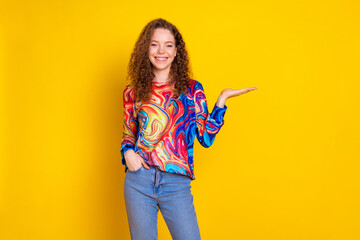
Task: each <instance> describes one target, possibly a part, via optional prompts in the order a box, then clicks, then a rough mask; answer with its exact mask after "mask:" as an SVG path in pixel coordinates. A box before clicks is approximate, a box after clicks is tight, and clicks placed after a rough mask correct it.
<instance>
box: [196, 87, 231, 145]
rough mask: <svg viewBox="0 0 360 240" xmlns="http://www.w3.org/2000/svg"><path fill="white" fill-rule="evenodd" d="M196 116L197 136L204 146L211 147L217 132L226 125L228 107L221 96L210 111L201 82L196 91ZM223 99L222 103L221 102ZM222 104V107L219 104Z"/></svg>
mask: <svg viewBox="0 0 360 240" xmlns="http://www.w3.org/2000/svg"><path fill="white" fill-rule="evenodd" d="M194 101H195V116H196V128H195V133H196V137H197V139H198V140H199V142H200V144H201V145H202V146H204V147H210V146H211V145H212V144H213V142H214V140H215V136H216V134H217V133H218V132H219V131H220V128H221V127H222V126H223V125H224V115H225V112H226V109H227V106H226V105H225V101H224V100H223V98H221V100H220V97H219V99H218V102H217V104H215V106H214V108H213V110H212V112H211V113H209V112H208V106H207V101H206V97H205V92H204V89H203V87H202V85H201V83H197V86H196V89H195V91H194ZM220 101H221V103H220ZM220 104H222V107H220V106H219V105H220Z"/></svg>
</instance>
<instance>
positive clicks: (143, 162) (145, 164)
mask: <svg viewBox="0 0 360 240" xmlns="http://www.w3.org/2000/svg"><path fill="white" fill-rule="evenodd" d="M141 162H142V164H143V166H144V167H145V168H146V169H150V167H149V165H148V164H147V163H146V162H145V161H144V160H143V159H142V160H141Z"/></svg>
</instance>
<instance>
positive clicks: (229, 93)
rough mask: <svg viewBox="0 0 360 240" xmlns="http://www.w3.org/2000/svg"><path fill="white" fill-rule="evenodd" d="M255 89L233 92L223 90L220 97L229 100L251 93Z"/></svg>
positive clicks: (229, 89) (228, 89)
mask: <svg viewBox="0 0 360 240" xmlns="http://www.w3.org/2000/svg"><path fill="white" fill-rule="evenodd" d="M255 89H257V88H256V87H250V88H243V89H235V90H232V89H231V88H225V89H224V90H223V91H222V92H221V95H223V96H224V98H225V99H228V98H231V97H235V96H239V95H241V94H244V93H247V92H250V91H253V90H255Z"/></svg>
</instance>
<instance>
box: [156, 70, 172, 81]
mask: <svg viewBox="0 0 360 240" xmlns="http://www.w3.org/2000/svg"><path fill="white" fill-rule="evenodd" d="M169 72H170V68H167V69H164V70H153V73H154V75H155V78H154V79H153V82H161V83H163V82H168V81H169Z"/></svg>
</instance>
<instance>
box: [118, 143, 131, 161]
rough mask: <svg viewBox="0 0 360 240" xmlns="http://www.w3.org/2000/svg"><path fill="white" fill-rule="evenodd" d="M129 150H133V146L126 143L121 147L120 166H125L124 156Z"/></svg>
mask: <svg viewBox="0 0 360 240" xmlns="http://www.w3.org/2000/svg"><path fill="white" fill-rule="evenodd" d="M130 149H134V146H133V145H132V144H129V143H126V144H124V145H122V146H121V150H120V153H121V163H122V165H125V166H126V161H125V157H124V155H125V152H126V151H127V150H130Z"/></svg>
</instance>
